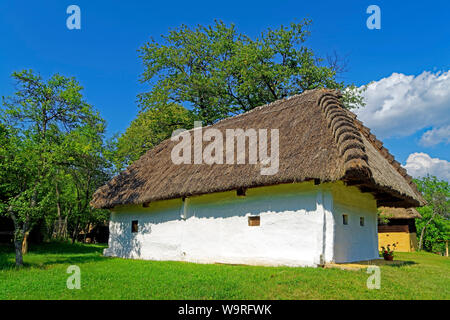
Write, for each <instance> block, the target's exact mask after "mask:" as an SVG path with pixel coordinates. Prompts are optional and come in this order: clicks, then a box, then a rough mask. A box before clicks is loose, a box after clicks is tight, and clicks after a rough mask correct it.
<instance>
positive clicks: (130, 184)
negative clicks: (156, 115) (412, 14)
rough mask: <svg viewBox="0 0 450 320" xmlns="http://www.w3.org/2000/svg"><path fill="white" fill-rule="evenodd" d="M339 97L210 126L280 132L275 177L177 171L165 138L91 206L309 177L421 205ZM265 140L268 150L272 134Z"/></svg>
mask: <svg viewBox="0 0 450 320" xmlns="http://www.w3.org/2000/svg"><path fill="white" fill-rule="evenodd" d="M339 98H340V95H339V93H338V92H336V91H331V90H326V89H318V90H309V91H306V92H304V93H302V94H300V95H295V96H292V97H290V98H287V99H283V100H278V101H275V102H273V103H270V104H268V105H265V106H261V107H258V108H255V109H253V110H251V111H249V112H246V113H244V114H241V115H237V116H234V117H230V118H227V119H224V120H222V121H219V122H217V123H216V124H214V125H212V126H210V127H212V128H216V129H219V130H220V131H221V132H222V133H225V129H238V128H240V129H244V130H246V129H248V128H253V129H256V130H258V129H279V170H278V173H277V174H275V175H261V173H260V169H261V164H254V165H249V164H248V160H246V163H247V164H212V165H208V164H180V165H175V164H173V163H172V161H171V151H172V148H173V147H174V146H175V145H176V144H177V143H178V142H176V141H171V140H170V139H167V140H165V141H163V142H161V144H159V145H158V146H156V147H154V148H153V149H151V150H149V151H148V152H147V153H146V154H144V155H143V156H142V157H141V158H140V159H139V160H137V161H135V162H134V163H133V164H132V165H130V166H129V167H128V168H127V169H126V170H125V171H123V172H122V173H120V174H119V175H118V176H116V177H114V178H113V179H112V180H111V181H110V182H108V183H107V184H106V185H105V186H103V187H101V188H100V189H98V190H97V191H96V193H95V194H94V196H93V200H92V202H91V205H92V206H94V207H96V208H112V207H114V206H116V205H124V204H143V203H148V202H151V201H156V200H163V199H173V198H180V197H189V196H193V195H200V194H206V193H213V192H221V191H228V190H234V189H237V188H249V187H257V186H266V185H276V184H282V183H293V182H301V181H307V180H312V179H318V180H320V181H322V182H329V181H338V180H341V181H344V182H345V183H346V184H348V185H354V186H357V187H359V188H360V189H361V191H363V192H371V193H372V194H374V196H375V197H376V199H377V202H378V205H379V206H380V205H386V206H395V207H417V206H421V205H423V204H424V200H423V199H422V197H421V195H420V194H419V192H418V191H417V189H416V187H415V185H414V183H413V182H412V180H411V177H410V176H408V175H407V174H406V170H405V169H403V168H402V167H401V166H400V164H399V163H398V162H397V161H395V160H394V157H393V156H392V155H391V154H390V153H389V152H388V150H387V149H385V148H384V147H383V144H382V143H381V142H380V141H379V140H377V139H376V138H375V136H374V135H372V134H371V133H370V130H369V129H368V128H366V127H364V126H363V124H362V123H361V122H360V121H358V120H357V119H356V116H355V114H353V113H352V112H350V111H347V110H345V109H344V108H342V107H341V103H340V99H339ZM205 128H206V127H204V128H203V129H205ZM191 133H192V130H191ZM224 137H225V134H224ZM191 140H193V139H191ZM268 140H269V141H268V146H270V134H268ZM192 144H193V142H192ZM203 147H205V144H204V145H203ZM192 149H193V148H192ZM224 149H225V148H224ZM225 152H226V150H224V153H225ZM247 153H248V152H247ZM246 159H248V154H247V155H246Z"/></svg>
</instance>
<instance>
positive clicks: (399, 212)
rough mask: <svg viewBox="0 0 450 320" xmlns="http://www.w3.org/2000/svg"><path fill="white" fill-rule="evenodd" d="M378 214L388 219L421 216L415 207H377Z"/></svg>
mask: <svg viewBox="0 0 450 320" xmlns="http://www.w3.org/2000/svg"><path fill="white" fill-rule="evenodd" d="M378 209H379V210H380V216H382V217H385V218H388V219H415V218H422V216H421V215H420V213H419V212H418V211H417V210H416V209H415V208H407V209H405V208H392V207H379V208H378Z"/></svg>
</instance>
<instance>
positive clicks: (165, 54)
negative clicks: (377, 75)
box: [138, 20, 363, 124]
mask: <svg viewBox="0 0 450 320" xmlns="http://www.w3.org/2000/svg"><path fill="white" fill-rule="evenodd" d="M309 25H310V21H307V20H305V21H304V22H302V23H291V25H290V26H289V27H284V26H281V27H280V28H279V29H277V30H272V29H268V30H267V31H266V32H265V33H262V34H261V36H260V37H258V38H256V39H251V38H250V37H248V36H246V35H244V34H241V33H238V32H237V30H236V28H235V26H234V25H231V26H229V27H228V26H226V25H225V24H224V23H223V22H221V21H216V22H215V24H214V25H213V26H207V27H204V26H200V25H199V26H198V27H197V28H195V29H189V28H188V27H187V26H185V25H183V26H181V27H180V28H178V29H175V30H171V31H170V32H169V34H168V35H166V36H163V37H162V39H163V41H162V42H161V43H157V42H156V41H155V40H153V39H152V40H151V41H150V42H148V43H147V44H146V45H144V46H143V47H142V48H141V49H140V54H141V58H142V60H143V63H144V68H145V70H144V73H143V74H142V78H141V81H142V82H144V83H149V84H151V85H152V89H151V90H150V91H149V92H145V93H142V94H140V95H139V96H138V99H139V103H140V107H141V110H147V109H149V108H155V107H158V106H161V105H167V104H170V103H177V104H180V105H182V106H184V107H189V108H192V110H193V112H194V113H195V114H196V115H197V116H198V117H199V118H200V120H202V121H204V122H205V123H206V124H212V123H214V122H216V121H217V120H219V119H222V118H225V117H228V116H230V115H233V114H238V113H241V112H245V111H248V110H251V109H253V108H255V107H257V106H260V105H264V104H267V103H270V102H272V101H275V100H278V99H282V98H285V97H287V96H291V95H294V94H298V93H301V92H303V91H305V90H309V89H315V88H321V87H325V88H332V89H339V90H342V91H344V93H345V96H344V102H345V103H346V105H347V106H351V105H354V104H362V103H363V102H362V98H361V96H359V95H358V91H357V90H356V88H355V87H354V86H350V87H349V90H344V89H346V87H347V86H346V85H345V84H344V83H343V82H339V81H337V80H336V75H337V73H338V72H340V71H342V67H341V66H340V65H339V63H337V60H336V59H334V60H331V63H330V65H329V66H325V65H324V60H323V59H321V58H318V57H316V56H315V54H314V53H313V51H312V50H311V49H310V48H307V47H306V46H304V43H305V41H306V39H307V38H308V36H309V31H308V27H309Z"/></svg>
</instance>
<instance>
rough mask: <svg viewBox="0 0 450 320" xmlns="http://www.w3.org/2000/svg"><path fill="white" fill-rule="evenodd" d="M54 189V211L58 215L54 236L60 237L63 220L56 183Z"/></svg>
mask: <svg viewBox="0 0 450 320" xmlns="http://www.w3.org/2000/svg"><path fill="white" fill-rule="evenodd" d="M55 191H56V212H57V216H58V224H57V228H56V238H57V239H61V237H62V234H63V230H62V228H63V221H62V216H61V203H60V195H59V188H58V183H56V185H55Z"/></svg>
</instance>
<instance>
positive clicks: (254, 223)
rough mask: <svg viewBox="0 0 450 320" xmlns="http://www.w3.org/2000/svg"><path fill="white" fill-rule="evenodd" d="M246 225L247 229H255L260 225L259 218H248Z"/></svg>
mask: <svg viewBox="0 0 450 320" xmlns="http://www.w3.org/2000/svg"><path fill="white" fill-rule="evenodd" d="M248 225H249V227H257V226H259V225H260V218H259V216H249V217H248Z"/></svg>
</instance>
